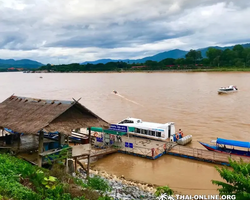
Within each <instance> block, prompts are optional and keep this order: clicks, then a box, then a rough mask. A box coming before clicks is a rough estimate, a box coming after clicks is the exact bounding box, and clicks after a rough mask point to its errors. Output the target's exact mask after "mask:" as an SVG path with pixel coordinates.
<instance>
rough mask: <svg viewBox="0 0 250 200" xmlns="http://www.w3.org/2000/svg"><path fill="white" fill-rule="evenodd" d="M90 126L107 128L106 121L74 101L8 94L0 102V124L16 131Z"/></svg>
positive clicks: (32, 132)
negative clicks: (7, 96)
mask: <svg viewBox="0 0 250 200" xmlns="http://www.w3.org/2000/svg"><path fill="white" fill-rule="evenodd" d="M93 126H95V127H96V126H98V127H103V128H108V127H109V123H108V122H106V121H105V120H103V119H101V118H100V117H99V116H97V115H96V114H94V113H93V112H92V111H90V110H89V109H87V108H86V107H84V106H83V105H81V104H80V103H79V102H77V101H59V100H44V99H34V98H27V97H18V96H13V95H12V96H10V97H9V98H7V99H6V100H5V101H3V102H2V103H0V127H4V128H9V129H11V130H13V131H15V132H19V133H25V134H36V133H37V132H38V131H40V130H42V129H44V130H45V131H48V132H54V131H58V132H61V133H63V134H66V135H70V134H71V130H72V129H76V128H87V127H93Z"/></svg>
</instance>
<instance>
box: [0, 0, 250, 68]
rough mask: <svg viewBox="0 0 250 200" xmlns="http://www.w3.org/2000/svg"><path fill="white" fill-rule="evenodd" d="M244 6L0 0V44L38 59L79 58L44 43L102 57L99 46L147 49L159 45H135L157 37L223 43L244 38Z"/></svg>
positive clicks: (199, 1)
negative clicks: (141, 47)
mask: <svg viewBox="0 0 250 200" xmlns="http://www.w3.org/2000/svg"><path fill="white" fill-rule="evenodd" d="M19 4H20V6H18V5H19ZM218 4H220V5H221V6H220V10H217V11H216V13H215V14H214V13H213V15H211V16H208V17H204V16H203V15H202V14H201V12H202V11H204V12H205V11H207V10H208V9H209V7H207V6H215V5H218ZM217 7H218V6H217ZM249 8H250V1H249V0H240V1H232V0H231V1H230V0H224V1H223V0H178V1H177V0H157V1H149V0H126V1H112V0H105V1H103V0H92V1H87V0H81V1H68V0H53V1H49V0H43V1H39V0H19V1H18V2H17V1H15V0H8V1H3V0H2V1H1V0H0V13H1V15H0V49H5V50H13V52H14V51H15V50H24V51H25V50H35V51H34V52H35V53H34V54H32V56H35V55H36V57H37V58H39V59H43V60H46V58H47V57H48V56H49V57H48V59H54V57H60V56H62V57H63V58H62V59H63V60H70V59H71V60H74V59H77V60H79V59H81V54H80V53H79V54H78V55H77V56H73V57H72V55H71V54H68V55H65V54H67V53H66V52H63V53H62V55H60V52H57V53H56V54H53V55H51V56H50V54H51V51H50V49H52V48H58V47H59V48H61V49H68V48H75V49H76V48H84V49H88V48H89V47H91V48H92V47H96V48H98V49H99V52H98V51H97V52H95V53H93V52H91V50H90V51H89V54H88V55H91V56H104V57H103V58H105V56H106V55H104V54H102V53H101V52H105V50H107V52H108V53H109V51H108V50H110V49H118V48H126V49H127V51H125V52H124V51H122V52H121V51H120V52H119V51H117V52H115V53H113V55H114V56H116V57H119V55H120V57H122V58H124V56H130V57H131V56H137V55H144V53H145V54H147V53H148V52H152V54H153V52H158V51H159V49H163V47H164V46H163V47H162V46H161V47H159V49H157V48H158V47H157V46H154V47H152V51H151V50H150V47H148V46H147V48H148V49H145V50H140V49H137V50H135V49H136V48H139V47H140V46H141V45H145V44H147V45H152V46H153V45H154V44H155V43H157V44H158V43H161V44H162V45H163V44H164V45H165V50H169V48H172V46H171V47H170V46H169V43H170V42H168V41H172V40H176V41H177V44H178V45H179V46H176V47H174V48H189V47H190V48H192V47H193V46H197V47H199V46H200V47H202V46H203V45H206V44H215V43H218V44H225V45H226V44H228V43H232V42H233V41H235V42H238V41H246V40H247V39H248V34H247V33H248V32H249V31H250V30H249V28H248V27H250V22H248V19H249V17H250V14H248V13H250V9H249ZM239 13H240V14H239ZM205 14H206V13H205ZM220 14H221V15H220ZM245 39H246V40H245ZM159 46H160V45H159ZM48 52H49V53H48ZM52 52H53V51H52ZM79 52H80V51H79ZM136 52H137V53H136ZM6 55H7V53H6ZM22 55H24V54H22ZM27 55H28V54H27ZM10 56H11V55H10ZM50 57H51V58H50ZM99 58H100V57H98V59H99ZM56 60H57V59H56ZM79 61H80V60H79ZM43 62H44V61H43ZM45 63H46V62H45Z"/></svg>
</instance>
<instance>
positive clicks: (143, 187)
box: [78, 169, 157, 200]
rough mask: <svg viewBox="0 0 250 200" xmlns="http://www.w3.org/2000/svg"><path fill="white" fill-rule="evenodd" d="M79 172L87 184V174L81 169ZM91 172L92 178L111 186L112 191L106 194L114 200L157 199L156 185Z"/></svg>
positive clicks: (94, 171) (102, 172)
mask: <svg viewBox="0 0 250 200" xmlns="http://www.w3.org/2000/svg"><path fill="white" fill-rule="evenodd" d="M78 171H79V173H80V174H81V178H82V180H83V181H85V182H86V179H85V178H86V174H85V172H84V171H82V170H81V169H79V170H78ZM89 172H90V177H91V178H93V177H95V176H98V177H100V178H102V179H103V180H104V181H106V182H107V183H108V184H109V185H110V187H111V191H108V192H105V193H104V194H106V195H108V196H109V197H112V198H114V199H123V200H126V199H127V200H129V199H130V200H131V199H134V200H139V199H144V200H152V199H155V198H156V196H155V195H154V193H155V192H156V187H157V186H156V185H152V184H147V183H140V182H135V181H131V180H126V178H125V177H124V176H121V177H118V176H116V175H112V174H108V173H107V172H105V171H100V170H91V169H90V171H89Z"/></svg>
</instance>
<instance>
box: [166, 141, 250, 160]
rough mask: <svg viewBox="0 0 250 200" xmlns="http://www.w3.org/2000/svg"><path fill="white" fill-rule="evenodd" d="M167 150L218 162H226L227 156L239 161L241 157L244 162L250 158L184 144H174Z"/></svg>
mask: <svg viewBox="0 0 250 200" xmlns="http://www.w3.org/2000/svg"><path fill="white" fill-rule="evenodd" d="M169 152H172V153H178V154H181V155H186V156H193V157H196V158H200V159H207V160H213V161H220V162H226V163H228V158H229V157H230V158H231V159H232V160H236V161H239V160H240V159H242V160H243V161H245V162H250V158H248V157H244V156H236V155H231V154H226V153H218V152H213V151H208V150H205V149H196V148H190V147H184V146H180V145H178V146H175V147H173V148H172V149H171V150H170V151H169Z"/></svg>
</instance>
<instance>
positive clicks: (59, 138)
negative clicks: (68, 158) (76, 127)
mask: <svg viewBox="0 0 250 200" xmlns="http://www.w3.org/2000/svg"><path fill="white" fill-rule="evenodd" d="M58 136H59V137H58V142H59V145H60V146H62V145H64V144H65V135H64V134H62V133H59V135H58Z"/></svg>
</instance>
